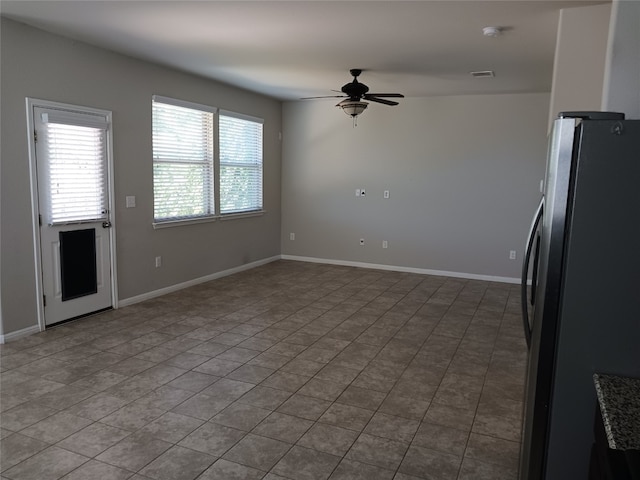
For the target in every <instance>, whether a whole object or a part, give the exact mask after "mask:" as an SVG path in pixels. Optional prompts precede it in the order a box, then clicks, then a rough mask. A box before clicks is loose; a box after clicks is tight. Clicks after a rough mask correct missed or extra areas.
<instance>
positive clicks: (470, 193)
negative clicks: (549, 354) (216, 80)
mask: <svg viewBox="0 0 640 480" xmlns="http://www.w3.org/2000/svg"><path fill="white" fill-rule="evenodd" d="M335 103H336V102H335V101H331V100H329V101H323V100H318V101H306V102H286V103H285V104H284V109H283V119H284V125H283V130H284V132H285V134H284V138H283V159H282V166H283V175H282V253H283V254H284V255H291V256H299V257H314V258H318V259H327V260H332V261H338V262H360V263H365V264H367V263H368V264H377V265H387V266H393V267H402V268H415V269H424V270H438V271H445V272H453V273H463V274H467V275H469V274H471V275H478V276H489V277H507V278H517V277H519V273H520V268H521V255H522V250H523V244H524V241H525V237H526V233H527V229H528V227H529V224H530V221H531V216H532V215H533V211H534V210H535V207H536V205H537V201H538V199H539V198H540V192H539V181H540V180H541V179H542V178H543V176H544V166H545V160H546V153H547V116H548V108H549V95H548V94H545V93H540V94H517V95H485V96H456V97H433V98H406V99H403V100H401V105H400V106H397V107H386V106H382V105H376V104H372V105H370V106H369V109H368V110H367V111H365V112H364V113H363V114H362V115H361V117H360V119H359V120H358V126H357V127H355V128H353V127H352V122H351V120H350V119H349V118H348V117H347V116H346V115H345V114H344V113H342V112H341V111H339V110H338V109H337V108H335V107H334V106H333V105H334V104H335ZM356 188H365V189H366V196H365V197H364V198H363V197H359V198H358V197H356V196H355V190H356ZM384 190H389V191H390V198H389V199H383V191H384ZM292 232H293V233H295V235H296V237H295V240H294V241H291V240H289V234H290V233H292ZM360 238H364V239H365V245H364V246H360V245H359V239H360ZM383 240H387V241H388V242H389V243H388V245H389V248H388V249H386V250H385V249H383V248H382V241H383ZM509 250H516V251H517V260H515V261H514V260H509Z"/></svg>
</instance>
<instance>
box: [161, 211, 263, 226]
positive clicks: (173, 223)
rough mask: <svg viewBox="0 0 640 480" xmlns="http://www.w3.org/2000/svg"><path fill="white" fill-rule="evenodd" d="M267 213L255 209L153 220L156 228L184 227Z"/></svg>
mask: <svg viewBox="0 0 640 480" xmlns="http://www.w3.org/2000/svg"><path fill="white" fill-rule="evenodd" d="M265 213H267V211H266V210H253V211H250V212H239V213H226V214H224V215H211V216H207V217H199V218H185V219H182V220H165V221H163V222H153V223H152V225H153V228H154V230H158V229H162V228H172V227H182V226H184V225H196V224H198V223H210V222H215V221H217V220H237V219H239V218H250V217H260V216H262V215H264V214H265Z"/></svg>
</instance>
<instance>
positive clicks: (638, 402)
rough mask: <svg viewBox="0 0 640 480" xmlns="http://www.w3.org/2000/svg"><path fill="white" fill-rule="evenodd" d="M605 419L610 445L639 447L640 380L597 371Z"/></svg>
mask: <svg viewBox="0 0 640 480" xmlns="http://www.w3.org/2000/svg"><path fill="white" fill-rule="evenodd" d="M593 382H594V384H595V386H596V392H597V394H598V403H599V404H600V411H601V412H602V421H603V423H604V429H605V432H606V434H607V441H608V442H609V448H613V449H615V450H639V449H640V379H637V378H628V377H620V376H616V375H604V374H601V373H596V374H594V375H593Z"/></svg>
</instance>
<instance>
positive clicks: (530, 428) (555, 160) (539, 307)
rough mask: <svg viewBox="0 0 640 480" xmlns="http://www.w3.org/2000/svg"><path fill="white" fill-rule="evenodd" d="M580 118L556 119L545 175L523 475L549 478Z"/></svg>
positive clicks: (531, 478) (528, 479) (536, 479)
mask: <svg viewBox="0 0 640 480" xmlns="http://www.w3.org/2000/svg"><path fill="white" fill-rule="evenodd" d="M577 123H578V120H576V119H573V118H568V119H558V120H556V121H555V122H554V130H553V133H552V137H551V148H550V153H549V158H548V161H547V172H546V178H545V192H544V208H543V210H542V219H541V222H542V226H541V228H540V237H539V241H540V244H539V251H538V252H539V253H538V262H537V265H536V266H535V267H534V268H537V272H538V279H537V287H536V289H535V299H534V301H533V303H534V308H533V314H532V322H531V347H530V349H529V360H528V365H527V381H526V389H525V404H524V413H523V428H522V445H521V454H520V479H521V480H540V479H542V478H544V476H543V475H544V468H545V462H546V451H547V441H548V440H547V439H548V427H549V405H550V397H551V393H552V384H553V374H554V359H555V346H556V327H557V322H558V308H559V307H558V305H559V299H560V287H561V281H562V262H563V251H564V241H565V226H566V218H567V205H568V204H567V200H568V197H569V191H570V178H571V171H572V164H573V159H574V137H575V130H576V125H577Z"/></svg>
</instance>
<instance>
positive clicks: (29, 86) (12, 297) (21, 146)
mask: <svg viewBox="0 0 640 480" xmlns="http://www.w3.org/2000/svg"><path fill="white" fill-rule="evenodd" d="M1 35H2V37H1V41H2V45H1V52H0V53H1V68H2V84H1V90H0V95H1V100H2V111H1V122H2V133H1V138H0V140H1V145H2V179H1V202H0V205H1V208H2V210H1V212H0V213H1V216H2V229H1V235H2V236H1V239H0V244H1V247H2V249H1V255H0V262H1V264H2V274H1V282H2V286H1V294H2V330H3V333H4V334H5V335H6V334H9V333H11V332H15V331H19V330H21V329H25V328H28V327H31V326H33V325H35V324H36V323H37V318H36V298H35V296H36V293H35V279H34V277H35V273H34V268H35V266H34V262H35V260H34V254H33V241H32V236H33V229H32V225H31V198H30V193H29V158H28V154H27V133H26V114H25V97H33V98H38V99H45V100H52V101H59V102H65V103H71V104H77V105H83V106H90V107H95V108H102V109H107V110H111V111H113V138H114V163H115V223H116V226H117V230H116V231H117V240H116V246H117V268H118V294H119V298H120V299H127V298H130V297H135V296H137V295H141V294H144V293H147V292H152V291H154V290H158V289H161V288H164V287H168V286H171V285H175V284H178V283H181V282H186V281H189V280H192V279H195V278H199V277H202V276H206V275H210V274H213V273H215V272H219V271H223V270H226V269H230V268H233V267H237V266H240V265H242V264H246V263H250V262H253V261H258V260H261V259H265V258H269V257H272V256H275V255H278V254H279V253H280V158H281V146H280V141H279V139H278V134H279V132H280V131H281V114H282V108H281V103H280V102H279V101H277V100H273V99H270V98H266V97H263V96H260V95H257V94H253V93H249V92H246V91H243V90H240V89H237V88H234V87H231V86H227V85H223V84H220V83H216V82H212V81H209V80H205V79H203V78H199V77H195V76H190V75H186V74H183V73H179V72H176V71H173V70H169V69H166V68H163V67H160V66H155V65H152V64H149V63H145V62H141V61H138V60H134V59H131V58H128V57H124V56H121V55H117V54H114V53H112V52H108V51H106V50H102V49H98V48H94V47H92V46H89V45H86V44H83V43H79V42H74V41H71V40H69V39H66V38H63V37H60V36H56V35H51V34H48V33H45V32H43V31H40V30H37V29H33V28H31V27H28V26H25V25H23V24H20V23H16V22H13V21H10V20H7V19H4V18H3V19H2V30H1ZM152 94H160V95H165V96H170V97H176V98H180V99H183V100H189V101H193V102H199V103H204V104H208V105H212V106H217V107H220V108H223V109H227V110H232V111H236V112H241V113H245V114H248V115H252V116H256V117H261V118H264V119H265V125H264V159H265V171H264V177H265V189H264V195H265V199H264V204H265V209H266V210H267V211H268V213H267V214H266V215H264V216H261V217H255V218H245V219H239V220H229V221H224V222H222V221H218V222H215V223H207V224H200V225H191V226H182V227H177V228H166V229H161V230H154V229H153V228H152V226H151V222H152V219H153V179H152V160H151V158H152V157H151V95H152ZM127 195H135V196H136V197H137V208H130V209H126V208H125V196H127ZM156 255H162V259H163V265H162V267H161V268H155V266H154V257H155V256H156Z"/></svg>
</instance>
